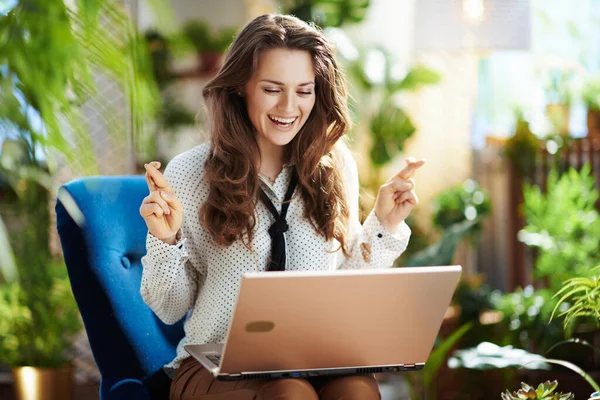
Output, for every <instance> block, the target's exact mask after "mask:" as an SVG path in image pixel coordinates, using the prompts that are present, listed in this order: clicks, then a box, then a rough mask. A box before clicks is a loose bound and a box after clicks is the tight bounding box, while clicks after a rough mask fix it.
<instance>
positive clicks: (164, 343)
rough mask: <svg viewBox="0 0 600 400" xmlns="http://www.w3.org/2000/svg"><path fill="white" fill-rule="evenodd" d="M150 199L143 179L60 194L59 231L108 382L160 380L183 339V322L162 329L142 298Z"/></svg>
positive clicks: (105, 180)
mask: <svg viewBox="0 0 600 400" xmlns="http://www.w3.org/2000/svg"><path fill="white" fill-rule="evenodd" d="M147 195H148V187H147V185H146V181H145V179H144V177H143V176H114V177H105V176H100V177H88V178H83V179H78V180H75V181H72V182H69V183H67V184H66V185H64V186H63V187H61V188H60V190H59V197H58V201H57V203H56V218H57V228H58V232H59V236H60V240H61V243H62V247H63V252H64V257H65V262H66V265H67V270H68V273H69V278H70V280H71V286H72V288H73V293H74V295H75V299H76V300H77V304H78V305H79V309H80V311H81V315H82V317H83V321H84V324H85V328H86V330H87V334H88V337H89V341H90V345H91V348H92V352H93V354H94V358H95V360H96V363H97V364H98V367H99V369H100V373H101V374H102V378H103V380H104V379H107V378H110V379H111V380H114V379H119V378H135V379H142V380H143V379H144V378H146V377H149V376H151V375H153V374H155V373H156V372H157V371H159V370H160V369H161V367H162V366H163V365H164V364H165V363H167V362H169V361H171V360H172V359H173V358H174V357H175V352H176V346H177V343H178V342H179V340H180V339H181V338H182V337H183V334H184V333H183V321H179V322H178V323H177V324H175V325H170V326H169V325H165V324H163V323H162V322H161V321H160V320H159V319H158V318H157V317H156V316H155V315H154V313H153V312H152V310H151V309H150V308H149V307H148V306H147V305H146V304H145V303H144V301H143V300H142V297H141V295H140V280H141V276H142V266H141V262H140V259H141V257H142V256H143V255H144V254H145V253H146V245H145V242H146V234H147V228H146V224H145V223H144V220H143V219H142V217H141V216H140V214H139V207H140V205H141V203H142V200H143V198H144V197H145V196H147Z"/></svg>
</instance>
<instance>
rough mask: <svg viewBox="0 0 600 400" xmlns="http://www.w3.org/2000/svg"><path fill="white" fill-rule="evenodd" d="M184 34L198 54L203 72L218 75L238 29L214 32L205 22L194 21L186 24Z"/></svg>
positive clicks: (224, 29)
mask: <svg viewBox="0 0 600 400" xmlns="http://www.w3.org/2000/svg"><path fill="white" fill-rule="evenodd" d="M183 33H184V36H185V37H186V38H187V39H188V40H189V41H190V42H191V44H192V46H193V47H194V49H195V50H196V52H197V53H198V56H199V58H200V70H201V72H207V73H216V72H217V71H218V70H219V68H221V61H222V58H223V53H225V51H226V50H227V48H228V47H229V45H230V44H231V42H232V41H233V38H234V36H235V33H236V29H235V28H223V29H220V30H213V29H211V27H210V26H209V25H208V23H206V22H204V21H200V20H192V21H188V22H187V23H186V24H185V26H184V27H183Z"/></svg>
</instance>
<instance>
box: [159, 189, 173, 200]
mask: <svg viewBox="0 0 600 400" xmlns="http://www.w3.org/2000/svg"><path fill="white" fill-rule="evenodd" d="M160 195H161V196H162V197H163V198H164V199H166V200H169V199H170V198H171V193H169V192H165V191H164V190H161V192H160Z"/></svg>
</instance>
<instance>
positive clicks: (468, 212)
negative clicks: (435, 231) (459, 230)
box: [432, 179, 492, 231]
mask: <svg viewBox="0 0 600 400" xmlns="http://www.w3.org/2000/svg"><path fill="white" fill-rule="evenodd" d="M433 204H434V210H433V215H432V220H433V224H434V226H436V227H438V228H442V229H446V228H448V227H449V226H450V225H452V224H456V223H459V222H462V221H465V220H475V219H477V220H478V223H477V224H475V226H474V227H473V230H474V231H478V230H480V229H481V222H482V220H483V218H485V217H486V216H487V215H489V213H490V212H491V209H492V204H491V201H490V197H489V195H488V194H487V193H486V192H485V191H484V190H482V189H481V188H480V187H479V184H478V183H477V182H475V181H474V180H472V179H468V180H466V181H465V182H463V183H462V184H459V185H456V186H454V187H452V188H450V189H447V190H445V191H443V192H442V193H440V194H439V195H438V196H437V197H436V198H434V199H433Z"/></svg>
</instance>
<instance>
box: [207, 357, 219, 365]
mask: <svg viewBox="0 0 600 400" xmlns="http://www.w3.org/2000/svg"><path fill="white" fill-rule="evenodd" d="M206 358H208V359H209V360H210V361H212V362H213V364H215V365H217V366H218V365H219V364H221V355H220V354H208V355H207V356H206Z"/></svg>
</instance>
